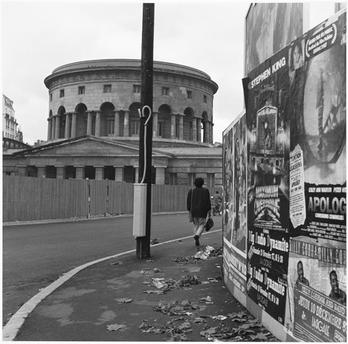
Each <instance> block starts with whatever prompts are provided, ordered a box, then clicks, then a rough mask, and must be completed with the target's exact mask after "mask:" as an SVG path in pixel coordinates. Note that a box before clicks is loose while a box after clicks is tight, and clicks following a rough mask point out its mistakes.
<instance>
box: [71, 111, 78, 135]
mask: <svg viewBox="0 0 348 344" xmlns="http://www.w3.org/2000/svg"><path fill="white" fill-rule="evenodd" d="M76 116H77V113H76V112H73V114H72V121H71V137H76V120H77V118H76Z"/></svg>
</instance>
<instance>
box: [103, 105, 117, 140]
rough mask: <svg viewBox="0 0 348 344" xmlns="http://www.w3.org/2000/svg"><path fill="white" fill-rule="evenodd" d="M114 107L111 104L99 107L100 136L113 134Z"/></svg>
mask: <svg viewBox="0 0 348 344" xmlns="http://www.w3.org/2000/svg"><path fill="white" fill-rule="evenodd" d="M114 110H115V107H114V105H113V104H112V103H109V102H106V103H103V104H102V105H101V106H100V136H109V135H113V134H114V125H115V112H114Z"/></svg>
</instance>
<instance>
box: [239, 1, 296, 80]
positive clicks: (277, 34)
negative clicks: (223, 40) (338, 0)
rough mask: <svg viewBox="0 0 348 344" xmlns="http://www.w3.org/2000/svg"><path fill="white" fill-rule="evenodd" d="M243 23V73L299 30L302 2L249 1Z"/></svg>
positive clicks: (282, 46)
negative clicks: (250, 2)
mask: <svg viewBox="0 0 348 344" xmlns="http://www.w3.org/2000/svg"><path fill="white" fill-rule="evenodd" d="M245 27H246V29H245V71H244V72H245V75H246V74H248V73H249V72H250V71H251V70H253V69H254V68H255V67H257V66H258V65H259V64H260V63H262V62H264V61H265V60H266V59H267V58H269V57H271V56H272V55H273V54H274V53H276V52H277V51H279V50H280V49H282V48H284V47H285V46H286V45H287V44H289V43H290V42H291V41H292V40H294V39H295V38H297V37H300V36H301V35H302V34H303V4H302V3H257V4H252V5H251V6H250V9H249V11H248V14H247V17H246V26H245Z"/></svg>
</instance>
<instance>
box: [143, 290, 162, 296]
mask: <svg viewBox="0 0 348 344" xmlns="http://www.w3.org/2000/svg"><path fill="white" fill-rule="evenodd" d="M144 293H145V294H157V295H163V294H164V291H163V290H158V289H157V290H144Z"/></svg>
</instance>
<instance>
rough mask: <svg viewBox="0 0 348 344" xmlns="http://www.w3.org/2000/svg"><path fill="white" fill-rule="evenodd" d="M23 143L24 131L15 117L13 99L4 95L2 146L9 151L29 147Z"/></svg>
mask: <svg viewBox="0 0 348 344" xmlns="http://www.w3.org/2000/svg"><path fill="white" fill-rule="evenodd" d="M29 147H30V146H29V145H27V144H25V143H23V133H22V132H21V130H20V129H19V125H18V122H17V120H16V118H15V110H14V108H13V100H11V99H10V98H8V97H6V96H5V95H4V94H3V95H2V148H3V150H4V151H6V152H8V153H12V152H13V151H16V150H18V149H24V148H29Z"/></svg>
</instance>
